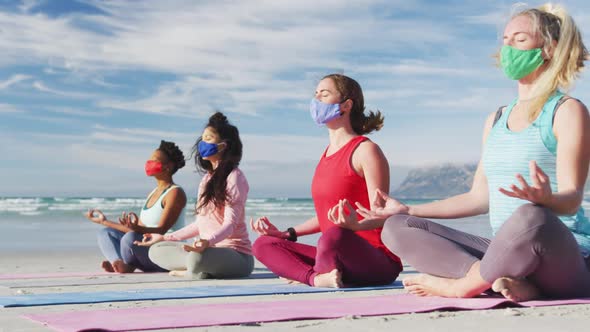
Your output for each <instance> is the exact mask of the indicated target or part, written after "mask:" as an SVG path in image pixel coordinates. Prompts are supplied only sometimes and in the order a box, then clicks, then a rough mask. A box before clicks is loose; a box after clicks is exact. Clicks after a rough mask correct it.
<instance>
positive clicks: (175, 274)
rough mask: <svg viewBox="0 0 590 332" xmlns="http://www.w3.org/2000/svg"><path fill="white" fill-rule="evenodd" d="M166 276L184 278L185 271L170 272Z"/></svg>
mask: <svg viewBox="0 0 590 332" xmlns="http://www.w3.org/2000/svg"><path fill="white" fill-rule="evenodd" d="M168 275H170V276H173V277H184V276H186V270H172V271H170V272H168Z"/></svg>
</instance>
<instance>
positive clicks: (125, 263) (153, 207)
mask: <svg viewBox="0 0 590 332" xmlns="http://www.w3.org/2000/svg"><path fill="white" fill-rule="evenodd" d="M184 164H185V161H184V155H183V154H182V151H180V149H179V148H178V146H176V145H175V144H174V143H172V142H166V141H162V142H161V144H160V147H159V148H157V149H156V150H155V151H154V152H153V153H152V155H151V157H150V159H149V160H148V161H147V162H146V164H145V173H146V175H147V176H149V177H153V178H154V179H155V180H156V183H157V186H156V188H155V189H154V190H153V191H152V192H151V193H150V194H149V196H148V197H147V199H146V201H145V204H144V206H143V208H142V209H141V213H140V215H139V217H137V215H136V214H135V213H133V212H131V213H123V215H122V216H121V217H120V218H119V222H113V221H110V220H108V219H107V217H106V216H105V215H104V214H103V213H102V212H101V211H100V210H98V209H93V210H90V211H88V212H87V213H86V214H85V216H86V218H88V219H89V220H90V221H92V222H95V223H97V224H100V225H103V226H105V228H103V229H102V230H101V231H100V232H99V233H98V245H99V247H100V250H101V251H102V253H103V255H104V256H105V257H106V259H107V260H105V261H103V262H102V268H103V269H104V270H105V271H107V272H118V273H128V272H133V271H134V270H135V269H140V270H142V271H144V272H157V271H158V272H161V271H165V270H163V269H162V268H160V267H159V266H157V265H155V264H154V263H153V262H152V261H151V260H150V259H149V257H148V249H147V248H141V247H137V246H135V245H133V242H135V241H138V240H141V239H142V238H143V234H145V233H157V234H165V233H167V232H172V231H174V230H176V229H178V228H180V227H182V226H183V225H184V206H185V205H186V195H185V193H184V191H183V190H182V188H180V187H179V186H177V185H176V184H175V183H174V181H173V180H172V175H173V174H174V173H176V171H178V170H179V169H180V168H182V167H184Z"/></svg>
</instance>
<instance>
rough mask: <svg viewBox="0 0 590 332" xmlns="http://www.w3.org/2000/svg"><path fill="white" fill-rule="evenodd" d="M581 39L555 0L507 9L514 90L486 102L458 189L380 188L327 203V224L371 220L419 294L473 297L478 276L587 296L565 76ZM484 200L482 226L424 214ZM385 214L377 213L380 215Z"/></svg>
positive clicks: (586, 244) (523, 289) (578, 162)
mask: <svg viewBox="0 0 590 332" xmlns="http://www.w3.org/2000/svg"><path fill="white" fill-rule="evenodd" d="M587 58H588V51H587V50H586V47H585V46H584V44H583V42H582V37H581V35H580V32H579V30H578V28H577V27H576V25H575V24H574V22H573V20H572V18H571V17H570V16H569V15H568V14H567V12H566V11H565V9H564V8H562V7H560V6H556V5H552V4H546V5H543V6H541V7H539V8H538V9H526V10H522V11H520V12H518V13H516V14H515V15H513V16H512V17H511V19H510V21H509V22H508V24H507V25H506V27H505V30H504V42H503V46H502V48H501V50H500V53H499V60H500V66H501V67H502V69H503V70H504V72H505V74H506V75H507V76H508V77H509V78H511V79H514V80H517V82H518V97H517V98H516V99H515V100H514V101H512V102H511V103H510V104H509V105H508V106H507V107H502V108H500V109H499V110H498V111H497V112H495V113H492V114H490V116H489V117H488V119H487V121H486V124H485V127H484V132H483V155H482V159H481V161H480V163H479V166H478V168H477V171H476V173H475V178H474V181H473V186H472V188H471V190H470V191H469V192H468V193H465V194H462V195H458V196H454V197H451V198H448V199H445V200H441V201H437V202H433V203H428V204H422V205H415V206H407V205H404V204H402V203H400V202H398V201H397V200H395V199H393V198H390V197H387V195H385V194H384V193H380V195H381V197H382V199H383V204H381V205H380V206H378V207H377V208H373V209H372V211H371V210H369V209H366V208H364V207H362V206H361V207H359V208H358V209H357V211H356V212H357V213H359V214H360V215H362V216H364V217H365V219H364V220H363V222H360V223H359V222H357V221H356V213H355V212H354V211H353V212H352V213H345V212H344V211H343V210H344V209H346V208H347V207H348V208H349V209H350V208H352V207H351V206H350V204H349V203H348V202H342V203H340V204H339V205H337V206H336V207H335V208H334V210H340V211H341V212H342V213H340V215H339V216H338V217H337V218H332V219H333V222H335V223H337V224H342V225H347V227H349V228H353V229H367V228H371V227H379V226H381V225H383V224H384V226H383V233H382V239H383V242H384V243H385V245H386V246H387V247H388V248H389V249H390V250H392V251H393V252H395V253H396V254H398V255H400V257H401V258H402V259H403V260H404V261H405V262H407V263H409V264H411V265H412V266H414V267H415V268H416V269H417V270H418V271H419V272H421V273H423V274H420V275H417V276H412V277H409V278H406V279H405V280H404V286H405V288H406V289H407V290H408V291H409V292H410V293H413V294H416V295H419V296H430V295H437V296H445V297H473V296H477V295H479V294H480V293H481V292H483V291H485V290H487V289H489V288H490V287H491V288H492V289H493V290H494V291H497V292H500V293H501V294H502V295H504V296H505V297H506V298H508V299H510V300H515V301H525V300H530V299H535V298H539V297H544V296H545V297H558V298H563V297H578V296H590V271H589V269H590V258H589V255H590V222H589V221H588V218H587V217H586V216H585V215H584V210H583V209H582V207H581V203H582V200H583V195H584V183H585V181H586V177H587V174H588V165H589V161H590V117H589V115H588V110H587V109H586V107H585V106H584V104H582V103H581V102H580V101H579V100H577V99H574V98H571V97H569V96H568V95H566V94H564V93H563V92H562V91H566V90H567V89H568V88H570V87H571V86H572V84H573V82H574V80H575V78H576V77H577V75H578V73H579V72H580V71H581V69H582V68H583V67H584V63H583V62H584V60H586V59H587ZM488 212H489V216H490V222H491V226H492V230H493V234H494V237H493V238H492V239H491V240H490V239H486V238H482V237H478V236H475V235H471V234H467V233H463V232H460V231H457V230H454V229H452V228H449V227H445V226H442V225H440V224H437V223H434V222H432V221H430V220H427V219H424V218H439V219H444V218H449V219H452V218H462V217H469V216H475V215H479V214H485V213H488ZM388 217H389V218H388Z"/></svg>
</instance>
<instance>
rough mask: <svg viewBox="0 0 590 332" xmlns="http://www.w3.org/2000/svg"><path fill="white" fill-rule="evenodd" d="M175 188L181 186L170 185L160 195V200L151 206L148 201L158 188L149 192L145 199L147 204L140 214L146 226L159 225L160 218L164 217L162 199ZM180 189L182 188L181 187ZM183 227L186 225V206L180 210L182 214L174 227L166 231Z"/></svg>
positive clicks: (169, 231)
mask: <svg viewBox="0 0 590 332" xmlns="http://www.w3.org/2000/svg"><path fill="white" fill-rule="evenodd" d="M174 188H180V187H179V186H177V185H172V186H170V187H168V188H167V189H166V190H164V192H163V193H162V194H161V195H160V197H158V200H157V201H156V202H155V203H154V205H152V206H151V207H150V208H148V207H147V205H148V202H149V201H150V198H152V195H153V194H154V192H155V191H156V190H157V189H158V188H156V189H154V190H152V192H151V193H150V194H149V196H148V197H147V199H146V200H145V204H144V205H143V208H142V209H141V213H140V214H139V219H140V220H141V222H142V223H143V224H144V226H146V227H158V225H159V224H160V219H161V218H162V212H164V208H163V207H162V200H163V199H164V197H166V195H167V194H168V193H169V192H170V190H172V189H174ZM180 189H182V188H180ZM182 227H184V207H183V208H182V211H180V215H179V216H178V219H177V220H176V222H175V223H174V225H172V227H170V229H169V230H168V231H167V232H166V233H171V232H174V231H176V230H178V229H180V228H182Z"/></svg>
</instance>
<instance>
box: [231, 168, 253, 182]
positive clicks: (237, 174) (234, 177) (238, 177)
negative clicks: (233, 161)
mask: <svg viewBox="0 0 590 332" xmlns="http://www.w3.org/2000/svg"><path fill="white" fill-rule="evenodd" d="M227 182H228V183H229V182H233V183H237V182H246V183H247V182H248V180H247V179H246V175H245V174H244V172H243V171H242V170H241V169H240V168H239V167H236V168H234V169H233V170H232V171H231V172H230V173H229V175H228V176H227Z"/></svg>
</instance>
